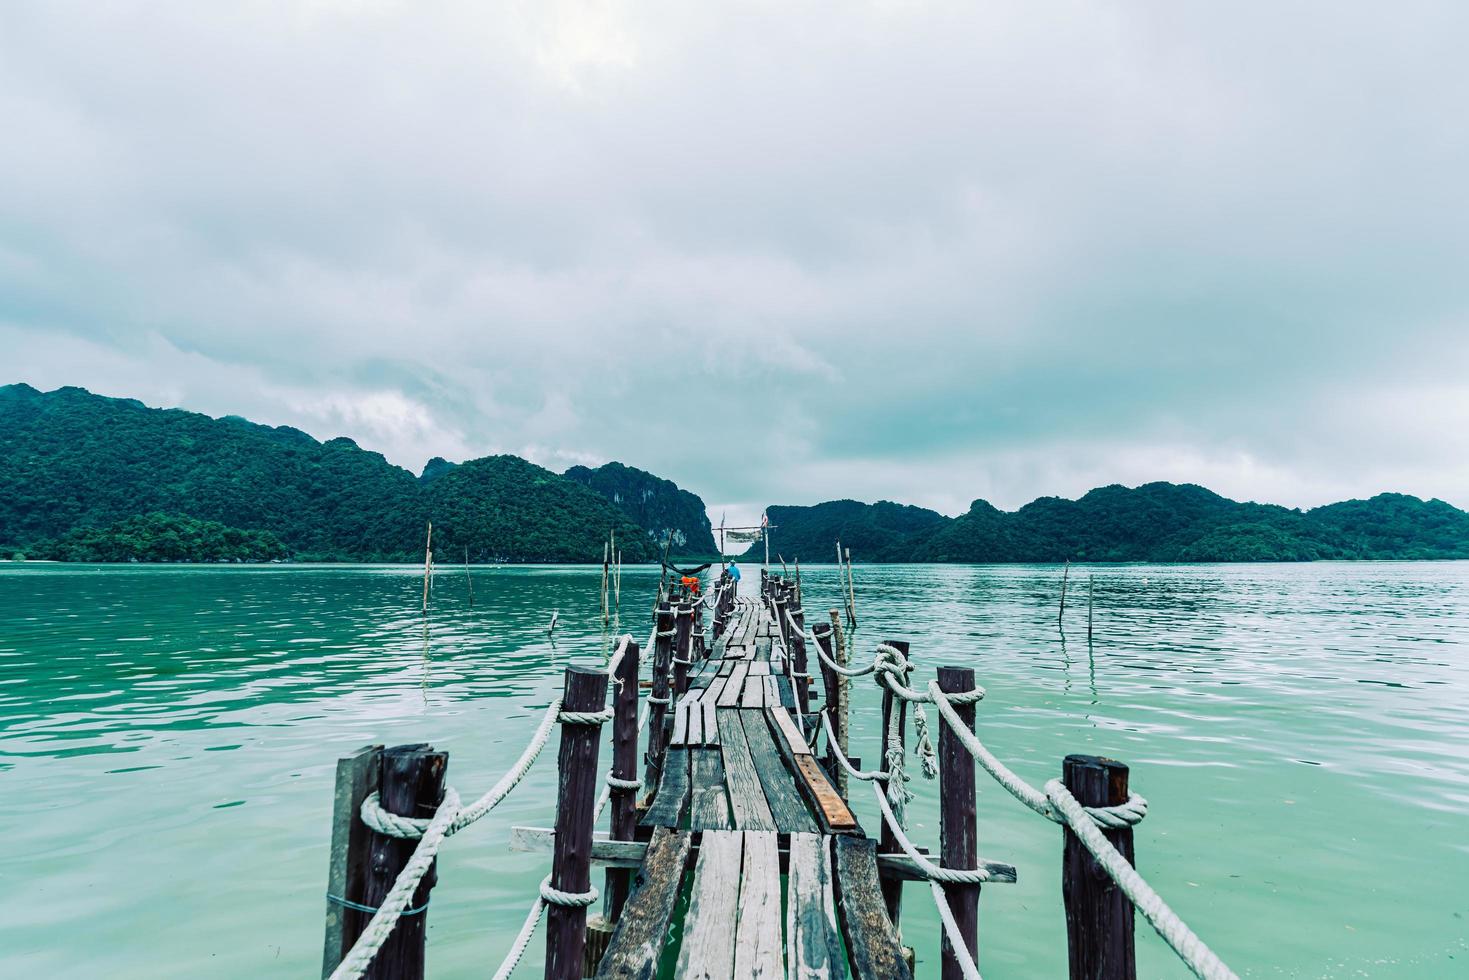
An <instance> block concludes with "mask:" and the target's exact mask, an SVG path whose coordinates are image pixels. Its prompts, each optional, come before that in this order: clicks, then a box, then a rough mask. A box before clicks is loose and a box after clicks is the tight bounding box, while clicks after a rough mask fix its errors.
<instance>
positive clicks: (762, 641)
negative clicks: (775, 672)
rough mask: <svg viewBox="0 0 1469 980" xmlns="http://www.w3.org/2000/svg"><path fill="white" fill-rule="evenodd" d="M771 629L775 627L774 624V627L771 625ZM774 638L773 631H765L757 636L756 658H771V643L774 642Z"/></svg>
mask: <svg viewBox="0 0 1469 980" xmlns="http://www.w3.org/2000/svg"><path fill="white" fill-rule="evenodd" d="M770 629H772V630H773V629H774V627H773V626H772V627H770ZM773 639H774V635H773V633H764V634H762V635H760V636H757V637H756V638H755V659H756V660H769V659H770V647H771V643H772V641H773Z"/></svg>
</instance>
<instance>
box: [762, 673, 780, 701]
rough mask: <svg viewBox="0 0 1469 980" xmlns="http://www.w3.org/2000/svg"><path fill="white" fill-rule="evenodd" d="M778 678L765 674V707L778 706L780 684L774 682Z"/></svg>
mask: <svg viewBox="0 0 1469 980" xmlns="http://www.w3.org/2000/svg"><path fill="white" fill-rule="evenodd" d="M777 680H778V678H776V677H773V676H771V675H769V674H767V675H766V676H765V707H767V708H778V707H780V686H779V685H778V684H777V683H776V681H777Z"/></svg>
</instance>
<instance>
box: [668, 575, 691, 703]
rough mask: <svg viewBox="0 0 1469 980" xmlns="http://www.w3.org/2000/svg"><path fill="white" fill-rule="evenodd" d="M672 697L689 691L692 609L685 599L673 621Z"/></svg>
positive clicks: (679, 605) (678, 696)
mask: <svg viewBox="0 0 1469 980" xmlns="http://www.w3.org/2000/svg"><path fill="white" fill-rule="evenodd" d="M673 632H674V636H673V697H674V699H675V700H677V699H678V698H680V697H682V696H683V693H684V692H685V691H687V690H688V689H689V664H690V663H692V662H693V659H694V607H693V606H692V605H690V604H689V602H688V600H687V599H685V600H683V601H681V602H680V603H679V604H678V610H677V613H676V615H675V616H674V620H673Z"/></svg>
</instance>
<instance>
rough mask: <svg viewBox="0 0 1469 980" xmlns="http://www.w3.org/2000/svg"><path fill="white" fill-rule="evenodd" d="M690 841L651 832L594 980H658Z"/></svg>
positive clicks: (660, 831)
mask: <svg viewBox="0 0 1469 980" xmlns="http://www.w3.org/2000/svg"><path fill="white" fill-rule="evenodd" d="M672 754H673V753H672V752H670V753H669V755H672ZM691 840H692V837H691V835H690V834H689V833H688V832H686V831H673V830H669V829H667V828H665V827H659V828H658V829H657V830H655V831H653V839H652V840H651V841H650V842H649V844H648V856H647V859H646V860H644V861H643V865H642V868H641V869H640V871H639V873H638V879H639V882H640V884H639V886H638V888H637V890H636V891H634V892H633V894H632V897H631V898H629V899H628V900H627V905H625V906H624V907H623V909H622V918H621V919H618V920H617V929H616V930H615V931H614V932H613V933H612V941H611V942H610V943H608V945H607V952H606V953H604V954H603V955H602V962H601V965H600V966H598V968H597V980H653V978H654V977H656V976H657V975H658V958H659V956H660V955H662V953H663V943H664V940H665V939H666V937H667V935H668V920H669V918H671V917H672V915H673V909H674V906H675V905H677V904H678V892H679V886H680V885H682V884H683V872H684V865H685V863H687V861H688V858H689V844H690V843H691Z"/></svg>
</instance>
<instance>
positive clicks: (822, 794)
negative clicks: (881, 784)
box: [776, 711, 861, 833]
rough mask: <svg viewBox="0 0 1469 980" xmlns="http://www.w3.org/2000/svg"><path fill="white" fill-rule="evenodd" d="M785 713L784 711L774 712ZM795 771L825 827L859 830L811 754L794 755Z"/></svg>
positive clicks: (855, 819) (840, 829)
mask: <svg viewBox="0 0 1469 980" xmlns="http://www.w3.org/2000/svg"><path fill="white" fill-rule="evenodd" d="M776 713H777V714H785V712H784V711H779V712H776ZM795 762H796V772H797V774H798V775H799V779H800V786H801V788H802V789H803V790H805V791H806V798H807V799H808V800H810V801H811V805H812V808H813V809H814V810H815V811H816V813H817V814H818V817H819V819H820V821H821V823H823V824H824V825H825V829H826V830H828V831H832V832H835V833H841V832H844V831H854V830H860V829H861V828H860V827H858V825H857V817H856V816H855V815H854V814H853V813H852V811H851V809H850V808H848V806H847V804H846V802H845V801H844V800H843V799H842V797H841V794H840V793H838V792H837V791H836V787H834V786H832V784H831V781H830V780H828V779H827V778H826V773H824V772H822V771H821V766H819V765H818V764H817V762H816V757H815V756H812V755H798V756H796V760H795Z"/></svg>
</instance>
